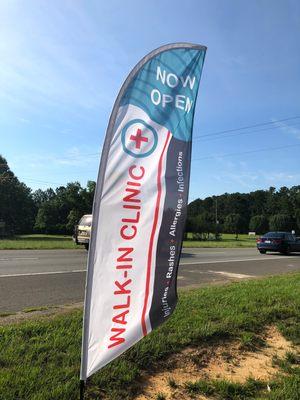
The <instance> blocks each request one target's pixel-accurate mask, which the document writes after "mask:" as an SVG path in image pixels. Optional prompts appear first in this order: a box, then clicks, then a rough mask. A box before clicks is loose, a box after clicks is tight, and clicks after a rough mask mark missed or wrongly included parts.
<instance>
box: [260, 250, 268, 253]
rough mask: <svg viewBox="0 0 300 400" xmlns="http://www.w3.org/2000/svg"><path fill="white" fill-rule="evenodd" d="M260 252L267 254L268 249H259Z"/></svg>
mask: <svg viewBox="0 0 300 400" xmlns="http://www.w3.org/2000/svg"><path fill="white" fill-rule="evenodd" d="M259 252H260V254H266V252H267V250H259Z"/></svg>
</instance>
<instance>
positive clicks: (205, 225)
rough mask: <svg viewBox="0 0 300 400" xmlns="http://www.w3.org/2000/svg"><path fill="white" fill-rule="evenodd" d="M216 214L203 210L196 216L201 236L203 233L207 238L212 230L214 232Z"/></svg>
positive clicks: (196, 226) (196, 223)
mask: <svg viewBox="0 0 300 400" xmlns="http://www.w3.org/2000/svg"><path fill="white" fill-rule="evenodd" d="M213 221H214V215H213V214H211V213H209V212H203V213H202V214H200V215H197V217H195V230H196V233H198V234H199V235H200V236H201V235H203V236H204V239H207V238H208V236H209V234H210V233H211V232H214V230H215V225H214V222H213Z"/></svg>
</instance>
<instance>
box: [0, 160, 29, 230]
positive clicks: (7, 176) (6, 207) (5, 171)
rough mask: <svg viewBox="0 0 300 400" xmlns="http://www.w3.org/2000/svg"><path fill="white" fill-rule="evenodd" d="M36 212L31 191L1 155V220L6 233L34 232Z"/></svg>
mask: <svg viewBox="0 0 300 400" xmlns="http://www.w3.org/2000/svg"><path fill="white" fill-rule="evenodd" d="M35 211H36V209H35V205H34V202H33V200H32V197H31V189H30V188H29V187H27V186H26V185H25V184H24V183H22V182H20V181H19V179H18V178H17V177H16V176H15V175H14V173H13V172H12V171H11V170H10V168H9V166H8V164H7V161H6V159H5V158H4V157H2V156H1V155H0V220H2V221H4V222H5V230H6V233H7V234H13V233H30V232H32V229H33V223H34V215H35Z"/></svg>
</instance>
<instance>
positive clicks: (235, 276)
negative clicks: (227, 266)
mask: <svg viewBox="0 0 300 400" xmlns="http://www.w3.org/2000/svg"><path fill="white" fill-rule="evenodd" d="M207 272H209V273H211V274H219V275H224V276H228V278H238V279H246V278H255V277H256V276H255V275H245V274H235V273H233V272H226V271H207Z"/></svg>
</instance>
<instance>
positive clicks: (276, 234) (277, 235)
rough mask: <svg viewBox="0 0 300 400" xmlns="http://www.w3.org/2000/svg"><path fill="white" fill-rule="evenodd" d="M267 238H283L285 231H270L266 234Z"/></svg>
mask: <svg viewBox="0 0 300 400" xmlns="http://www.w3.org/2000/svg"><path fill="white" fill-rule="evenodd" d="M264 237H266V238H283V237H284V233H282V232H268V233H266V234H265V235H264Z"/></svg>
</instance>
